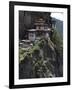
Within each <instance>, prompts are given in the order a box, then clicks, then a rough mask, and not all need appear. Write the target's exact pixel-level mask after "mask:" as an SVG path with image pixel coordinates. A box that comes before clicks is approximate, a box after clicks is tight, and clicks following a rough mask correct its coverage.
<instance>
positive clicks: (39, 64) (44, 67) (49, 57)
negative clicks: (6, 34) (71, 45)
mask: <svg viewBox="0 0 72 90" xmlns="http://www.w3.org/2000/svg"><path fill="white" fill-rule="evenodd" d="M62 42H63V41H62V39H61V38H60V36H59V33H58V32H57V30H54V32H53V34H52V36H51V40H50V41H48V40H47V39H45V38H41V39H40V40H39V41H37V42H35V43H34V45H33V46H32V47H31V48H29V49H28V50H26V49H24V48H19V62H20V64H21V62H22V61H27V60H30V61H31V63H32V73H34V76H35V77H38V78H39V77H54V76H55V72H54V70H55V66H54V63H55V62H56V54H57V57H58V56H61V55H62V53H63V52H62V51H63V43H62ZM52 44H53V45H52ZM41 51H42V53H41ZM53 60H55V61H53ZM23 63H24V62H23Z"/></svg>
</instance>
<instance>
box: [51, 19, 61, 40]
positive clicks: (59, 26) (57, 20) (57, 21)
mask: <svg viewBox="0 0 72 90" xmlns="http://www.w3.org/2000/svg"><path fill="white" fill-rule="evenodd" d="M52 20H55V21H56V29H57V30H58V32H59V33H60V36H61V38H63V21H61V20H59V19H56V18H52Z"/></svg>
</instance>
